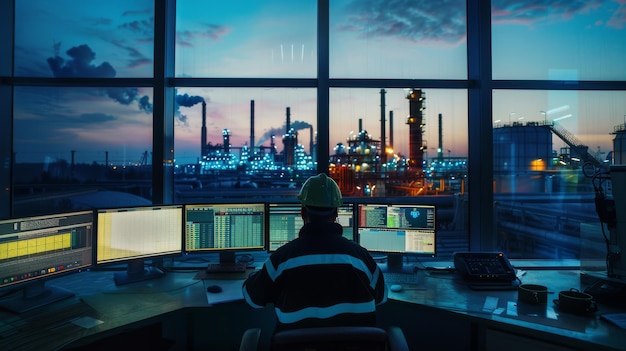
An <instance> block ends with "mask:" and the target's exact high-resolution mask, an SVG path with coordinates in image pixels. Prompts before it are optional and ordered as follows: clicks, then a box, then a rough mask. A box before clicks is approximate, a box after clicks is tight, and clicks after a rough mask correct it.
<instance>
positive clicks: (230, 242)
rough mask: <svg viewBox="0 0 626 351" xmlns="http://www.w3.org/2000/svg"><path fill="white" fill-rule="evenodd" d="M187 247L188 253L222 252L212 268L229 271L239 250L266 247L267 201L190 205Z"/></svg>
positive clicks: (187, 210)
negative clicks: (229, 266)
mask: <svg viewBox="0 0 626 351" xmlns="http://www.w3.org/2000/svg"><path fill="white" fill-rule="evenodd" d="M184 247H185V253H188V254H190V253H207V252H215V253H219V263H214V264H210V265H209V267H214V268H215V269H216V270H220V269H223V270H224V271H226V270H228V268H226V267H227V265H232V264H234V263H236V262H235V253H236V252H237V251H243V250H246V251H250V250H263V249H264V248H265V203H205V204H186V205H185V237H184ZM219 267H221V268H219ZM244 268H245V267H244Z"/></svg>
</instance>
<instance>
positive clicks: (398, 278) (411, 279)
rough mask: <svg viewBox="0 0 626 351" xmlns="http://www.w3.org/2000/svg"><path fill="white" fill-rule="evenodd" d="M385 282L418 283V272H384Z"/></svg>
mask: <svg viewBox="0 0 626 351" xmlns="http://www.w3.org/2000/svg"><path fill="white" fill-rule="evenodd" d="M383 276H384V277H385V283H387V284H388V285H389V284H417V282H418V281H417V274H415V273H400V272H391V273H389V272H387V273H384V274H383Z"/></svg>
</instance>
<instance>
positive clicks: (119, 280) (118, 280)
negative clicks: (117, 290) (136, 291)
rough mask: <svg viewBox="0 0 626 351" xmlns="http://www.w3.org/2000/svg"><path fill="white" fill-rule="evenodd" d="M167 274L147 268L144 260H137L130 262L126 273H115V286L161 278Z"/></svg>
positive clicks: (154, 268) (150, 267) (156, 269)
mask: <svg viewBox="0 0 626 351" xmlns="http://www.w3.org/2000/svg"><path fill="white" fill-rule="evenodd" d="M163 275H165V273H163V271H162V270H160V269H158V268H156V267H152V266H145V265H144V261H143V259H135V260H132V261H129V262H128V267H127V268H126V272H119V273H115V275H114V277H113V280H114V281H115V285H124V284H130V283H135V282H140V281H143V280H149V279H156V278H161V277H162V276H163Z"/></svg>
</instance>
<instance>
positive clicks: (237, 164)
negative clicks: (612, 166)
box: [0, 0, 626, 259]
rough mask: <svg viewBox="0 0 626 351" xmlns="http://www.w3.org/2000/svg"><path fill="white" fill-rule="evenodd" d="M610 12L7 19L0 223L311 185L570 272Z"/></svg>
mask: <svg viewBox="0 0 626 351" xmlns="http://www.w3.org/2000/svg"><path fill="white" fill-rule="evenodd" d="M623 11H624V9H623V5H620V4H619V2H618V1H612V0H602V1H595V2H593V3H589V4H588V2H584V1H562V2H560V5H559V6H544V5H543V2H539V1H529V2H524V3H519V2H515V3H513V2H510V1H505V0H491V1H482V0H466V1H465V0H447V1H404V2H402V1H401V2H397V1H396V2H389V1H385V0H368V1H353V0H307V1H290V0H271V1H257V2H254V1H231V2H224V1H221V2H220V1H200V0H178V1H175V0H138V1H130V2H129V1H122V0H109V1H106V2H102V1H99V0H89V1H82V2H76V1H70V0H63V1H56V2H55V3H54V5H52V4H50V2H49V1H45V0H30V1H17V0H9V1H3V2H2V4H1V5H0V28H2V29H3V31H2V32H1V33H2V34H1V35H2V39H3V40H2V42H1V44H0V46H1V47H2V49H4V50H0V75H2V77H1V78H2V80H1V82H2V84H1V85H0V101H1V102H2V103H1V104H0V118H2V123H3V125H6V126H9V127H8V128H6V130H5V129H3V130H1V131H0V137H1V138H0V151H1V153H0V155H1V156H2V162H3V165H4V166H3V167H2V168H1V169H0V172H1V173H0V175H1V176H2V177H0V182H2V185H3V186H2V189H3V191H4V192H2V193H0V194H1V196H0V217H3V218H8V217H16V216H27V215H35V214H46V213H52V212H63V211H67V210H68V209H81V208H95V207H111V206H120V207H123V206H132V205H136V204H149V203H159V204H160V203H166V204H167V203H190V202H196V201H199V200H202V201H232V202H237V201H243V200H242V199H244V198H245V199H248V200H246V201H249V199H251V198H254V199H257V200H259V201H274V200H276V199H277V198H280V199H284V198H289V199H293V197H294V196H295V195H296V194H297V192H298V189H299V187H300V185H301V184H302V181H303V180H305V179H306V178H307V177H308V176H309V175H312V174H315V173H317V172H320V171H324V172H328V173H329V175H330V176H331V177H333V178H334V179H335V180H337V181H338V183H339V184H340V187H341V189H342V191H343V194H344V196H345V197H346V198H349V199H350V201H352V202H355V203H359V202H381V201H384V202H407V201H409V200H410V201H414V200H416V201H417V202H418V203H435V204H438V216H441V218H438V220H437V223H438V225H439V226H441V227H440V228H439V232H440V233H443V234H442V237H441V238H440V239H439V240H438V245H441V246H442V247H443V248H444V249H443V250H439V252H444V253H446V255H447V254H448V253H450V252H452V250H453V249H454V250H456V249H458V250H464V249H471V250H503V251H505V252H507V254H509V256H511V257H516V258H517V257H522V258H549V259H551V258H574V259H576V258H579V256H580V246H581V231H583V229H581V228H596V229H597V226H598V221H597V218H596V216H595V214H594V212H595V208H593V191H594V189H593V186H592V185H591V184H590V180H589V179H588V178H587V177H585V175H584V174H583V172H582V169H583V168H584V167H583V165H584V164H585V162H587V163H588V162H591V163H593V164H594V165H595V167H598V168H602V167H604V166H605V165H606V163H607V162H605V161H607V160H608V161H609V163H610V160H611V159H612V158H611V156H610V155H612V152H613V151H614V150H613V149H614V146H613V138H614V137H615V135H614V134H613V133H614V132H615V126H617V125H622V124H625V123H626V120H624V118H625V117H624V116H626V95H625V94H626V76H625V73H624V72H626V63H625V62H624V60H623V57H624V56H626V35H624V34H625V33H624V30H625V28H626V27H625V26H624V21H623V20H624V18H623V16H622V15H621V14H622V13H623ZM13 14H14V15H13ZM583 151H584V152H583ZM218 199H219V200H218ZM539 204H542V205H545V204H548V205H549V207H550V211H541V212H540V211H537V207H538V206H539ZM594 221H595V222H594ZM596 229H594V230H596ZM445 258H446V257H443V259H445Z"/></svg>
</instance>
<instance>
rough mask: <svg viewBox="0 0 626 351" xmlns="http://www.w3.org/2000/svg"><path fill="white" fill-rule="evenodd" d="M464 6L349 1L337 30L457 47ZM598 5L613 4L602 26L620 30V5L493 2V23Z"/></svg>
mask: <svg viewBox="0 0 626 351" xmlns="http://www.w3.org/2000/svg"><path fill="white" fill-rule="evenodd" d="M465 4H466V2H465V0H441V1H430V0H423V1H415V0H390V1H380V0H353V1H351V2H349V3H348V5H347V6H346V10H345V13H346V17H345V21H344V23H343V24H341V25H339V26H338V29H339V30H341V31H345V32H354V33H356V34H358V35H360V36H362V37H394V38H397V39H400V40H407V41H411V42H429V41H430V42H445V43H452V44H454V43H457V42H459V41H462V40H464V39H465V37H466V20H465V12H464V11H463V10H464V9H465ZM603 4H617V7H616V8H615V6H611V7H612V8H614V10H613V12H611V16H610V18H609V19H607V20H606V21H605V22H606V23H607V25H608V26H611V27H614V28H623V27H624V22H626V0H539V1H537V0H493V2H492V21H493V23H522V24H532V23H535V22H538V21H546V20H550V19H561V20H562V19H568V18H572V17H573V16H575V15H577V14H582V13H588V12H589V11H591V10H594V9H598V8H599V7H600V6H602V5H603Z"/></svg>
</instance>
